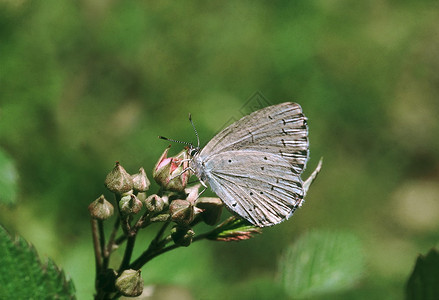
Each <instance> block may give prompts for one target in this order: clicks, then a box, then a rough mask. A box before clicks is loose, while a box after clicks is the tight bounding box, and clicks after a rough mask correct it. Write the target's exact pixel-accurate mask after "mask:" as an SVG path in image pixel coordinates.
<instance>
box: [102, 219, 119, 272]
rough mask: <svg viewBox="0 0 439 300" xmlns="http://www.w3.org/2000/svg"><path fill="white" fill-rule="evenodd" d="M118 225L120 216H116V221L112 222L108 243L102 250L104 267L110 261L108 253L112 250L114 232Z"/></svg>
mask: <svg viewBox="0 0 439 300" xmlns="http://www.w3.org/2000/svg"><path fill="white" fill-rule="evenodd" d="M119 226H120V217H119V216H118V217H117V219H116V221H115V222H114V226H113V231H112V232H111V235H110V238H109V240H108V244H107V247H106V251H105V252H104V268H105V269H106V268H108V264H109V261H110V255H111V252H112V251H113V245H114V244H115V240H114V239H115V237H116V233H117V230H118V229H119Z"/></svg>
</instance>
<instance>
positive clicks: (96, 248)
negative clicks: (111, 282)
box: [90, 218, 102, 280]
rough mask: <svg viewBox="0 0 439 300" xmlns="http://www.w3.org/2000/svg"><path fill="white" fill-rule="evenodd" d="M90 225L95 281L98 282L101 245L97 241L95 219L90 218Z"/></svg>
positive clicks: (97, 234)
mask: <svg viewBox="0 0 439 300" xmlns="http://www.w3.org/2000/svg"><path fill="white" fill-rule="evenodd" d="M90 223H91V234H92V238H93V248H94V251H95V265H96V280H98V276H99V273H100V271H101V270H102V252H101V245H100V241H99V233H98V224H97V221H96V219H93V218H91V219H90Z"/></svg>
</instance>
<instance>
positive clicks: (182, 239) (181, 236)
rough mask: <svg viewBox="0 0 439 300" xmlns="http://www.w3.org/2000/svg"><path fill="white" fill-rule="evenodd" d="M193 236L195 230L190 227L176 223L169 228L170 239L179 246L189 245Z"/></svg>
mask: <svg viewBox="0 0 439 300" xmlns="http://www.w3.org/2000/svg"><path fill="white" fill-rule="evenodd" d="M194 236H195V232H194V231H193V230H192V228H188V227H185V226H179V225H177V226H174V227H173V228H172V229H171V237H172V240H173V241H174V243H175V244H177V245H179V246H183V247H187V246H189V245H190V244H191V243H192V240H193V238H194Z"/></svg>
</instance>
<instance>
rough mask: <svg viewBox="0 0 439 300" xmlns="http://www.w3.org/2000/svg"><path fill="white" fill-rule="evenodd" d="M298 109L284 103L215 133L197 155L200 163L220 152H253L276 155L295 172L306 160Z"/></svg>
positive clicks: (303, 120)
mask: <svg viewBox="0 0 439 300" xmlns="http://www.w3.org/2000/svg"><path fill="white" fill-rule="evenodd" d="M306 120H307V119H306V117H305V116H304V115H303V113H302V108H301V107H300V105H299V104H297V103H291V102H285V103H281V104H277V105H273V106H269V107H266V108H263V109H261V110H258V111H256V112H253V113H251V114H250V115H248V116H245V117H243V118H241V119H240V120H238V121H236V122H235V123H233V124H232V125H230V126H228V127H227V128H225V129H223V130H222V131H221V132H219V133H218V134H217V135H216V136H215V137H214V138H213V139H212V140H211V141H210V142H209V143H208V144H207V145H206V146H205V147H204V148H203V149H202V151H201V153H200V157H201V160H205V159H206V158H208V157H209V156H211V155H215V154H218V153H222V152H224V151H234V150H255V151H260V152H264V153H271V154H275V155H278V156H280V157H282V158H284V159H285V160H287V161H288V162H289V163H290V164H291V165H292V166H293V168H294V169H295V171H296V172H302V171H303V170H304V169H305V167H306V162H307V160H308V148H309V142H308V126H307V123H306Z"/></svg>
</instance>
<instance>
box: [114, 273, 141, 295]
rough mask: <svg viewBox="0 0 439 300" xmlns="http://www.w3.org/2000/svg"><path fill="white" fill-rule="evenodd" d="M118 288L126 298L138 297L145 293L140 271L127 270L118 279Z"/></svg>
mask: <svg viewBox="0 0 439 300" xmlns="http://www.w3.org/2000/svg"><path fill="white" fill-rule="evenodd" d="M116 288H117V290H118V291H119V292H120V293H121V294H122V295H124V296H127V297H137V296H139V295H140V294H142V292H143V279H142V276H141V275H140V270H137V271H136V270H132V269H130V270H125V271H123V272H122V274H120V276H119V277H118V278H117V279H116Z"/></svg>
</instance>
